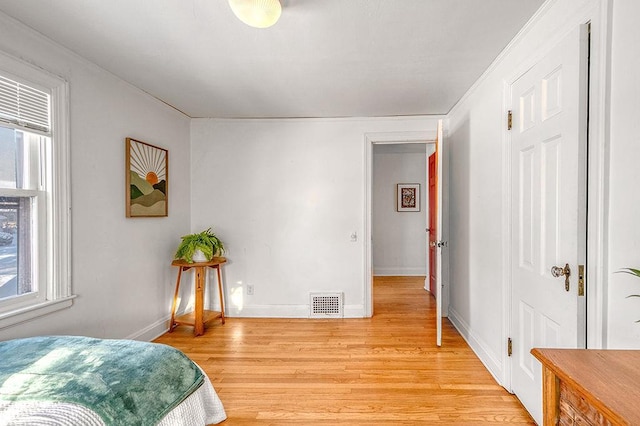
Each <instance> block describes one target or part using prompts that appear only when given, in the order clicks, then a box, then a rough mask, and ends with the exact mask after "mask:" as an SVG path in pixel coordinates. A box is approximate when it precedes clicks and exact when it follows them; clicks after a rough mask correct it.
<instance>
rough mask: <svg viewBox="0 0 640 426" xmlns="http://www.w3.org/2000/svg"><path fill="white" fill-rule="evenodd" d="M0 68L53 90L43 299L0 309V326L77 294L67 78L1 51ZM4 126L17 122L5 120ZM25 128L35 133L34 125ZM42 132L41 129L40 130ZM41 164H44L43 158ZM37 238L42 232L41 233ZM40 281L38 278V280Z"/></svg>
mask: <svg viewBox="0 0 640 426" xmlns="http://www.w3.org/2000/svg"><path fill="white" fill-rule="evenodd" d="M0 72H2V73H5V75H6V74H9V75H11V76H13V77H17V78H19V79H20V80H22V81H25V82H27V83H28V84H29V83H30V84H33V85H36V87H38V86H39V87H40V88H45V89H46V90H47V91H48V92H49V93H50V94H51V132H50V134H48V135H47V136H49V137H51V140H52V141H53V143H51V144H50V146H49V148H50V149H48V150H47V151H48V152H47V153H46V155H49V156H50V161H49V163H48V164H50V170H46V173H47V174H48V175H49V176H50V181H49V184H50V187H49V188H47V189H48V190H50V196H47V199H46V202H47V213H48V214H47V220H46V239H47V243H48V244H47V249H46V261H45V263H44V265H45V267H46V273H47V280H46V283H43V284H44V285H46V300H45V301H40V302H34V303H33V304H31V305H29V306H24V305H23V306H16V309H13V310H10V311H6V312H4V313H2V314H0V329H2V328H5V327H9V326H12V325H15V324H19V323H22V322H24V321H28V320H32V319H35V318H38V317H40V316H42V315H46V314H49V313H52V312H55V311H58V310H61V309H65V308H68V307H70V306H71V305H72V304H73V299H74V298H75V297H76V296H75V295H73V294H72V292H71V289H72V288H71V284H72V281H71V278H72V277H71V172H70V167H71V146H70V145H71V144H70V129H69V83H68V82H67V81H66V80H65V79H63V78H61V77H58V76H56V75H54V74H51V73H50V72H48V71H45V70H44V69H42V68H39V67H36V66H34V65H32V64H29V63H26V62H24V61H22V60H20V59H17V58H15V57H13V56H10V55H8V54H6V53H4V52H0ZM3 126H7V127H14V128H20V126H11V125H10V124H8V123H3ZM24 130H25V131H27V132H30V133H35V134H38V133H39V132H38V131H36V130H34V129H28V128H24ZM40 134H43V133H40ZM44 164H47V163H46V162H45V163H44ZM39 238H40V237H39ZM41 285H42V284H41Z"/></svg>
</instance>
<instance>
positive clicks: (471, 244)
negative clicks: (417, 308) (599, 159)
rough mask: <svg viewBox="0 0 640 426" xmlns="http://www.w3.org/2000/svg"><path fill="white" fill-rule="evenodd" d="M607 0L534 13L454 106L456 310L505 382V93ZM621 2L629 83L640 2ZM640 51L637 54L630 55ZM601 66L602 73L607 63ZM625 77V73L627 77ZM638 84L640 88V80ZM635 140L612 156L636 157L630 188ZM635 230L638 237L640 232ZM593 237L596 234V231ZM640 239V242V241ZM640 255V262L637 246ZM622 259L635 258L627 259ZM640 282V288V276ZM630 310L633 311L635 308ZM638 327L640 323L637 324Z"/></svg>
mask: <svg viewBox="0 0 640 426" xmlns="http://www.w3.org/2000/svg"><path fill="white" fill-rule="evenodd" d="M601 3H602V2H601V1H600V0H550V1H547V2H546V3H545V5H544V6H543V7H542V8H541V12H540V13H539V15H538V16H536V17H534V20H533V21H532V23H531V25H529V26H527V27H526V28H525V30H524V31H523V32H521V34H519V36H518V37H517V38H516V41H515V42H514V43H513V44H512V45H511V46H510V47H509V48H508V49H507V50H506V51H505V52H504V54H503V55H502V56H501V57H500V58H499V60H498V61H496V62H495V63H494V64H493V66H492V67H491V68H490V69H489V70H488V71H487V73H485V75H484V76H483V77H482V78H481V79H480V80H479V82H477V83H476V85H475V86H474V87H473V88H472V89H471V90H470V91H469V92H468V93H467V94H466V95H465V97H463V100H462V101H461V102H460V103H459V104H458V105H456V107H454V109H453V110H452V111H451V113H450V114H449V138H448V146H449V150H450V151H449V154H450V158H449V164H450V206H451V209H450V216H449V217H450V226H449V229H450V238H449V247H450V259H451V263H450V273H451V280H450V283H451V287H450V297H451V299H450V310H449V317H450V319H451V320H452V321H453V322H454V324H455V325H456V327H457V328H458V329H459V330H460V331H461V332H462V334H463V335H464V336H465V338H466V339H467V340H468V342H469V343H470V344H471V346H472V347H473V349H474V350H475V351H476V353H477V354H478V355H479V356H480V358H481V359H482V361H483V362H484V363H485V365H487V367H488V368H489V369H490V371H491V372H492V373H493V374H494V375H495V376H496V377H497V378H498V379H499V380H500V381H502V382H503V383H504V382H505V381H506V380H507V376H506V366H505V362H506V350H505V347H506V346H505V342H506V336H507V331H508V330H507V325H506V323H505V321H506V319H507V318H508V317H507V312H505V311H504V309H500V308H497V307H498V306H500V307H504V301H505V300H508V298H509V297H510V295H509V294H505V292H504V291H503V288H504V287H503V284H504V283H505V281H506V280H508V270H509V265H508V264H505V262H504V260H505V257H506V256H505V255H506V254H507V251H506V250H509V247H508V242H507V243H505V238H504V236H505V232H503V226H504V224H505V223H507V219H508V218H507V216H506V215H505V207H504V206H503V201H504V194H505V193H507V190H508V188H505V186H504V182H505V177H506V176H507V174H508V170H506V169H505V167H504V165H505V161H504V155H505V154H506V153H507V152H508V151H506V149H508V147H505V146H504V141H505V140H506V138H505V130H504V129H505V126H506V109H507V108H506V102H505V100H504V97H505V83H507V82H509V81H513V79H514V78H515V77H516V76H517V75H519V74H521V73H522V72H524V71H526V69H527V68H528V67H529V66H531V65H532V62H531V61H533V58H535V57H536V56H538V55H539V54H540V53H541V52H544V51H546V50H547V49H548V48H549V46H551V45H553V44H554V43H556V41H557V40H558V39H559V38H560V37H562V35H563V34H564V33H565V32H566V31H567V30H569V29H571V28H575V26H577V25H579V24H581V23H586V22H588V21H589V20H590V19H592V17H595V16H597V14H598V13H599V10H600V7H601ZM614 4H615V6H614V8H615V7H622V8H623V10H622V13H621V15H624V16H625V17H629V18H625V19H626V20H627V21H628V22H626V25H627V28H625V29H623V30H622V31H623V32H631V31H635V33H634V34H633V37H631V35H630V34H627V35H626V36H627V37H629V39H627V41H625V42H623V43H622V44H618V43H619V42H616V41H615V37H614V46H613V49H612V50H613V51H615V50H616V48H619V49H620V50H624V51H625V52H626V53H621V56H622V55H624V56H625V58H621V57H619V61H620V64H619V66H617V67H614V69H613V73H612V79H613V81H616V82H622V84H623V85H625V86H626V83H627V81H628V82H631V81H633V77H632V76H630V75H629V76H624V77H623V76H622V75H621V74H622V73H624V71H623V70H624V69H626V70H627V73H628V70H629V69H633V66H637V65H638V58H637V49H638V47H637V46H636V45H634V44H633V43H635V40H637V34H638V33H637V29H636V28H633V26H632V22H633V19H632V18H631V17H630V16H637V14H636V15H633V14H632V13H631V12H632V10H630V9H635V12H637V11H638V6H637V4H636V3H635V2H633V1H632V0H615V2H614ZM618 13H620V11H618ZM616 21H618V22H619V21H620V18H618V19H614V24H613V27H614V33H617V32H618V31H620V30H616ZM594 22H595V21H594ZM601 24H602V22H597V23H596V26H595V27H594V31H595V34H596V35H595V36H594V38H596V39H595V40H594V43H599V40H598V39H597V37H598V35H599V31H600V30H601V27H600V26H599V25H601ZM618 46H619V47H618ZM634 50H635V55H634V54H631V55H630V54H629V52H633V51H634ZM626 56H628V58H627V57H626ZM633 57H635V59H630V58H633ZM616 68H617V69H616ZM597 72H598V73H599V72H600V70H597ZM628 74H632V73H628ZM621 77H622V78H623V80H620V78H621ZM594 84H595V83H594ZM635 84H636V88H637V82H635ZM614 87H615V84H614ZM624 90H627V89H626V88H625V89H623V88H620V89H619V91H620V93H619V94H618V97H621V98H622V97H627V99H620V103H621V105H624V106H625V107H629V106H631V105H630V102H631V100H632V99H633V101H634V102H635V105H636V108H635V109H634V110H633V114H636V115H637V113H638V112H639V111H638V108H637V102H638V101H637V99H638V97H637V96H636V95H637V93H636V94H635V95H626V94H625V95H623V94H622V92H623V91H624ZM614 98H615V96H614ZM614 104H615V102H614ZM635 121H637V120H635ZM594 122H595V120H594ZM631 123H633V120H630V121H629V123H628V124H627V125H626V127H625V130H624V132H622V134H623V135H624V136H623V138H624V139H629V137H631V140H634V141H636V142H637V133H633V132H632V130H634V129H632V128H631V126H636V127H637V124H631ZM614 127H615V126H614ZM635 130H637V128H636V129H635ZM634 137H635V139H633V138H634ZM631 140H629V141H628V143H627V142H623V143H624V148H623V149H622V150H621V151H620V158H619V159H616V158H615V157H614V156H612V163H611V168H612V169H618V168H619V167H621V166H623V164H618V162H619V161H620V160H621V159H623V158H626V159H628V167H622V168H621V169H620V171H619V173H620V180H621V181H624V180H626V181H627V183H626V184H625V183H622V182H621V187H622V188H627V189H628V186H627V185H628V182H631V180H629V179H631V178H632V177H633V176H635V178H636V180H637V177H638V175H637V170H636V169H633V167H632V166H631V162H632V159H633V158H634V157H635V156H637V153H638V151H639V148H638V145H637V144H636V143H634V142H632V141H631ZM601 142H602V141H601ZM611 143H612V145H613V144H616V141H615V140H613V138H612V142H611ZM634 154H636V155H634ZM634 174H635V175H634ZM612 181H613V179H612ZM628 202H629V201H628V200H627V201H624V202H621V205H616V206H613V204H612V206H611V209H612V211H611V213H612V215H613V214H615V213H614V210H616V211H619V210H620V209H621V208H628V207H629V205H628V204H627V203H628ZM631 205H632V206H635V208H636V209H637V208H638V203H637V197H636V204H633V203H631ZM507 213H508V212H507ZM618 214H623V215H624V214H626V213H623V212H620V213H618ZM632 226H633V225H632V223H631V220H630V217H628V218H627V219H626V221H623V222H621V225H620V228H619V229H620V230H622V229H623V228H624V229H625V230H628V228H629V227H632ZM612 235H613V234H612ZM635 235H636V240H637V235H638V234H635ZM593 237H594V236H593V235H591V238H593ZM605 238H608V236H605ZM625 240H626V241H627V243H626V244H625V248H626V249H629V250H630V249H631V245H632V244H631V241H633V239H632V238H629V237H628V236H625ZM636 244H637V243H636ZM637 247H638V246H637V245H636V249H637ZM631 256H632V255H631ZM506 258H508V257H506ZM629 262H632V259H628V260H627V263H629ZM636 263H639V262H638V261H637V250H636ZM594 266H595V265H594ZM598 266H600V265H598ZM620 266H632V265H631V264H629V265H622V264H621V265H620ZM637 284H638V287H639V288H640V282H638V283H637ZM625 303H628V302H627V301H624V300H620V301H618V302H616V306H617V307H616V310H622V311H624V310H627V309H629V308H625V307H623V305H624V304H625ZM624 315H626V316H628V314H624ZM638 318H640V316H638ZM628 326H629V327H631V326H633V324H631V323H630V322H629V323H628ZM636 327H640V326H638V325H636ZM620 336H622V335H620ZM623 340H624V341H626V342H627V345H638V344H639V343H640V342H638V340H637V338H636V337H633V336H631V335H627V336H626V337H624V338H623Z"/></svg>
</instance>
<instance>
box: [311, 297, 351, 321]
mask: <svg viewBox="0 0 640 426" xmlns="http://www.w3.org/2000/svg"><path fill="white" fill-rule="evenodd" d="M310 298H311V301H310V303H309V306H310V308H311V312H310V315H309V317H310V318H342V317H343V310H342V293H310Z"/></svg>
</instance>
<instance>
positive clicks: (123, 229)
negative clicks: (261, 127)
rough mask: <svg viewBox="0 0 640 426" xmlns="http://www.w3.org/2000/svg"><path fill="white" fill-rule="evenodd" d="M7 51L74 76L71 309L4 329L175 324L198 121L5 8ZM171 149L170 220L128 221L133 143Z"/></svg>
mask: <svg viewBox="0 0 640 426" xmlns="http://www.w3.org/2000/svg"><path fill="white" fill-rule="evenodd" d="M0 50H2V51H4V52H6V53H8V54H12V55H13V56H16V57H21V58H23V59H24V60H26V61H28V62H30V63H33V64H35V65H37V66H39V67H41V68H43V69H45V70H47V71H49V72H51V73H53V74H57V75H59V76H61V77H63V78H64V79H66V80H67V81H68V82H69V86H70V105H71V106H70V116H71V123H70V124H71V132H70V133H71V165H72V170H71V179H72V184H71V192H72V199H71V202H72V244H73V246H72V274H73V287H72V288H73V293H74V294H77V295H78V297H77V298H76V299H75V301H74V304H73V306H72V307H71V308H69V309H65V310H63V311H60V312H57V313H54V314H50V315H47V316H45V317H42V318H39V319H36V320H33V321H30V322H27V323H23V324H20V325H17V326H13V327H10V328H6V329H3V330H0V339H2V340H4V339H8V338H12V337H24V336H31V335H39V334H83V335H89V336H95V337H117V338H123V337H135V338H141V339H150V338H152V337H154V336H156V335H158V334H159V333H161V332H162V331H163V330H164V329H166V324H167V321H166V320H167V319H168V314H169V307H170V306H169V302H170V300H171V297H172V290H173V285H174V281H173V280H174V277H175V271H172V270H171V267H170V263H171V259H172V257H173V251H174V249H175V247H176V245H177V243H178V241H179V236H180V235H182V234H184V233H187V232H188V231H189V230H190V204H189V202H190V188H189V173H190V166H189V160H190V158H189V119H188V118H187V117H185V116H184V115H182V114H180V113H178V112H177V111H175V110H173V109H171V108H170V107H168V106H166V105H165V104H163V103H161V102H159V101H157V100H155V99H153V98H151V97H150V96H148V95H146V94H145V93H143V92H141V91H140V90H138V89H136V88H133V87H132V86H130V85H129V84H127V83H125V82H123V81H122V80H119V79H117V78H115V77H114V76H113V75H111V74H109V73H107V72H105V71H103V70H102V69H100V68H98V67H96V66H94V65H92V64H91V63H88V62H87V61H85V60H83V59H81V58H79V57H78V56H77V55H75V54H73V53H71V52H70V51H68V50H66V49H64V48H61V47H59V46H58V45H55V44H53V43H51V42H50V41H49V40H47V39H45V38H44V37H42V36H40V35H39V34H37V33H35V32H33V31H31V30H29V29H27V28H26V27H24V26H23V25H21V24H19V23H17V22H15V21H13V20H11V19H10V18H7V17H6V16H5V15H2V14H0ZM128 136H129V137H133V138H136V139H139V140H142V141H145V142H148V143H151V144H154V145H157V146H160V147H163V148H167V149H168V150H169V181H170V186H169V217H167V218H138V219H126V218H125V204H124V202H125V171H124V168H125V165H124V158H125V155H124V144H125V142H124V139H125V138H126V137H128Z"/></svg>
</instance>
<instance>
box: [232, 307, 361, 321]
mask: <svg viewBox="0 0 640 426" xmlns="http://www.w3.org/2000/svg"><path fill="white" fill-rule="evenodd" d="M225 316H227V317H229V318H234V317H235V318H309V305H250V306H244V307H243V308H242V309H238V308H237V307H232V308H229V309H227V311H226V312H225ZM344 318H364V305H344Z"/></svg>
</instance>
